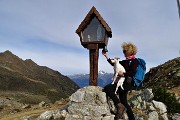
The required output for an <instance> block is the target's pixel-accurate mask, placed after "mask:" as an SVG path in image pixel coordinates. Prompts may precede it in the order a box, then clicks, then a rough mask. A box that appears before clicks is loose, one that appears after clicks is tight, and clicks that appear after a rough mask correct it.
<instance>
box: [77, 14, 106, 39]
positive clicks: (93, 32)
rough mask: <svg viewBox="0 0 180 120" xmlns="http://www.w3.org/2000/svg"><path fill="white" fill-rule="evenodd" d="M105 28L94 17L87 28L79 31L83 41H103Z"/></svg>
mask: <svg viewBox="0 0 180 120" xmlns="http://www.w3.org/2000/svg"><path fill="white" fill-rule="evenodd" d="M104 35H105V29H104V27H103V26H102V24H100V22H99V21H98V19H97V18H96V17H94V18H93V19H92V21H91V22H90V24H89V25H88V26H87V28H85V29H84V31H83V32H82V33H81V37H82V40H83V42H93V41H103V39H104Z"/></svg>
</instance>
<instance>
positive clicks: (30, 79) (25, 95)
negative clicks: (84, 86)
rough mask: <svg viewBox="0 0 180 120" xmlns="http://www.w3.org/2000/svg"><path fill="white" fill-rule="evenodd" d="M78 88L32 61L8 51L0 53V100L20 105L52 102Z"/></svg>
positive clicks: (66, 79) (64, 77)
mask: <svg viewBox="0 0 180 120" xmlns="http://www.w3.org/2000/svg"><path fill="white" fill-rule="evenodd" d="M78 88H79V87H78V86H77V84H76V83H74V82H73V81H72V80H70V79H69V78H68V77H67V76H64V75H62V74H61V73H59V72H58V71H54V70H52V69H50V68H48V67H45V66H39V65H37V64H36V63H35V62H33V61H32V60H31V59H27V60H22V59H21V58H19V57H18V56H16V55H14V54H13V53H11V52H10V51H5V52H4V53H0V97H3V96H6V97H7V96H10V97H13V98H15V99H18V100H19V101H21V102H23V103H26V102H28V103H39V102H40V101H42V100H44V101H46V102H55V101H56V100H59V99H61V98H67V97H68V96H70V95H71V94H72V93H73V92H75V91H76V90H77V89H78Z"/></svg>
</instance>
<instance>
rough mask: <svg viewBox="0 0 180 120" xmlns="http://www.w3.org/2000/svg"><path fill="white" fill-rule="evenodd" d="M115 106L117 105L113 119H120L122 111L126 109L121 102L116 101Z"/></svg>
mask: <svg viewBox="0 0 180 120" xmlns="http://www.w3.org/2000/svg"><path fill="white" fill-rule="evenodd" d="M116 107H117V113H116V116H115V120H118V119H122V118H123V113H124V112H125V111H126V107H125V106H124V105H123V104H121V103H118V104H117V106H116Z"/></svg>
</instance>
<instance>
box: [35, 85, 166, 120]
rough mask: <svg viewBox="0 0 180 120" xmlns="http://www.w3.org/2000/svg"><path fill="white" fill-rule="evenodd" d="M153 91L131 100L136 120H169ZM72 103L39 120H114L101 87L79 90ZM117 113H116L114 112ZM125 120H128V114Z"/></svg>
mask: <svg viewBox="0 0 180 120" xmlns="http://www.w3.org/2000/svg"><path fill="white" fill-rule="evenodd" d="M153 97H154V96H153V93H152V90H151V89H145V90H143V91H136V95H133V96H132V97H131V98H130V99H129V104H130V105H131V106H132V108H133V112H134V114H135V117H136V120H168V117H167V113H166V112H167V110H166V106H165V105H164V104H163V103H162V102H158V101H154V100H153ZM69 99H70V102H69V103H68V104H66V105H65V106H64V107H63V108H61V109H59V110H55V111H46V112H44V113H42V114H41V115H40V116H39V118H38V119H39V120H50V119H60V118H62V119H65V120H114V117H115V115H114V114H111V112H110V111H113V110H115V107H114V105H113V102H112V101H109V99H107V98H106V94H105V93H104V92H103V91H102V88H101V87H97V86H87V87H84V88H81V89H79V90H77V91H76V92H75V93H73V94H72V95H71V96H70V98H69ZM114 112H115V111H114ZM124 119H125V120H128V117H127V115H126V113H124Z"/></svg>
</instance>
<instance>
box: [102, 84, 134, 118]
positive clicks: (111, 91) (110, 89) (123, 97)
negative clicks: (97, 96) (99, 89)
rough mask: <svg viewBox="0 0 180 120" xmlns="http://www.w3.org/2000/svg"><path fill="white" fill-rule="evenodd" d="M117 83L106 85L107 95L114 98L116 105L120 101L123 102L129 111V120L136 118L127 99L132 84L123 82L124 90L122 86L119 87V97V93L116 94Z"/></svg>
mask: <svg viewBox="0 0 180 120" xmlns="http://www.w3.org/2000/svg"><path fill="white" fill-rule="evenodd" d="M116 85H117V84H108V85H106V86H105V87H104V92H105V93H106V95H107V96H109V97H110V98H111V99H112V100H113V102H114V105H115V106H116V105H117V104H118V103H122V104H123V105H124V106H125V107H126V109H127V111H126V112H127V115H128V118H129V120H135V118H134V114H133V112H132V109H131V107H130V106H129V104H128V101H127V94H128V91H129V90H130V89H131V88H130V86H129V85H126V84H123V88H124V90H122V89H121V87H119V88H118V91H117V93H118V94H119V98H118V97H117V95H116V94H115V89H116Z"/></svg>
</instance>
